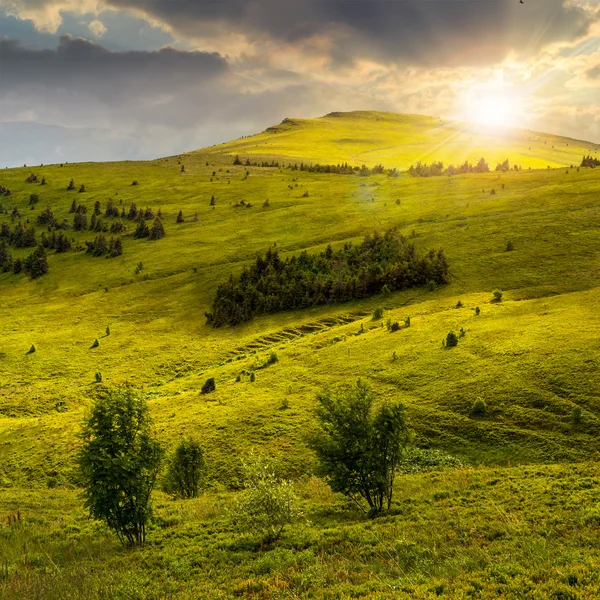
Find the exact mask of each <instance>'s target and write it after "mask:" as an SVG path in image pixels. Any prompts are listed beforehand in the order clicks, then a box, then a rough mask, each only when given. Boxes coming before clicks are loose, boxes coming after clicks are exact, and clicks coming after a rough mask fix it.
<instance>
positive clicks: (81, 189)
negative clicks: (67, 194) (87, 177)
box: [79, 183, 85, 194]
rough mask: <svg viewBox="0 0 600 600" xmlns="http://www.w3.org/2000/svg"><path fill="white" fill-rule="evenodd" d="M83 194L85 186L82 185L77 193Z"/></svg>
mask: <svg viewBox="0 0 600 600" xmlns="http://www.w3.org/2000/svg"><path fill="white" fill-rule="evenodd" d="M83 192H85V185H84V184H83V183H82V184H81V187H80V188H79V193H80V194H83Z"/></svg>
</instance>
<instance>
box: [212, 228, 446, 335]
mask: <svg viewBox="0 0 600 600" xmlns="http://www.w3.org/2000/svg"><path fill="white" fill-rule="evenodd" d="M448 276H449V275H448V261H447V260H446V256H445V255H444V252H443V250H438V251H434V250H431V251H430V252H428V253H427V254H425V255H424V256H420V255H419V254H418V253H417V251H416V249H415V246H414V244H413V243H411V242H410V241H409V240H407V239H406V238H405V237H404V236H403V235H401V234H400V233H399V232H398V231H397V230H395V229H391V230H388V231H386V232H385V233H384V234H383V235H381V234H379V233H375V234H374V235H368V236H367V237H365V239H364V241H363V242H362V243H360V244H357V245H353V244H351V243H347V244H345V245H344V246H343V248H340V249H339V250H337V251H334V250H333V249H332V248H331V246H328V247H327V249H326V250H325V251H324V252H321V253H320V254H309V253H308V252H306V251H304V252H302V253H301V254H299V255H297V256H293V257H292V258H286V259H285V260H282V259H281V258H279V255H278V253H277V252H276V251H274V250H269V251H268V252H267V253H266V255H265V256H259V257H258V258H257V259H256V261H255V263H254V264H253V265H252V266H250V267H247V268H245V269H244V270H243V271H242V273H241V274H240V275H239V277H233V275H232V276H230V278H229V281H227V282H225V283H222V284H221V285H220V286H219V287H218V288H217V293H216V297H215V299H214V302H213V306H212V312H211V313H207V314H206V317H207V322H208V323H209V324H210V325H212V326H213V327H221V326H223V325H228V324H230V325H236V324H238V323H242V322H244V321H248V320H250V319H252V317H253V316H255V315H262V314H270V313H275V312H279V311H284V310H294V309H298V308H307V307H310V306H316V305H321V304H329V303H333V302H343V301H346V300H351V299H354V298H367V297H370V296H374V295H376V294H379V293H380V292H381V290H382V288H383V286H387V289H389V290H404V289H408V288H411V287H416V286H424V285H426V284H427V283H428V282H431V281H433V282H435V283H436V284H440V285H441V284H444V283H447V281H448Z"/></svg>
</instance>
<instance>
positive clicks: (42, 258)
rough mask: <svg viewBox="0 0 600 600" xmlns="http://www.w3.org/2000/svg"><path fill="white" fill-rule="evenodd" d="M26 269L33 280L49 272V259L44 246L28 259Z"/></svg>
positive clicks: (25, 264)
mask: <svg viewBox="0 0 600 600" xmlns="http://www.w3.org/2000/svg"><path fill="white" fill-rule="evenodd" d="M23 266H24V269H25V271H26V272H27V273H28V274H29V276H30V277H31V279H36V278H38V277H41V276H42V275H45V274H46V273H47V272H48V259H47V257H46V250H45V249H44V247H43V246H38V247H37V248H36V249H35V250H34V251H33V252H32V253H31V254H30V255H29V256H28V257H27V258H26V259H25V263H24V265H23Z"/></svg>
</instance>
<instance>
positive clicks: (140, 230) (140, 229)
mask: <svg viewBox="0 0 600 600" xmlns="http://www.w3.org/2000/svg"><path fill="white" fill-rule="evenodd" d="M149 236H150V229H149V228H148V224H147V223H146V221H144V219H138V222H137V227H136V228H135V232H134V234H133V237H135V238H147V237H149Z"/></svg>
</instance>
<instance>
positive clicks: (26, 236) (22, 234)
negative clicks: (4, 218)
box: [0, 221, 37, 248]
mask: <svg viewBox="0 0 600 600" xmlns="http://www.w3.org/2000/svg"><path fill="white" fill-rule="evenodd" d="M0 240H4V241H5V242H6V243H7V244H9V245H11V246H14V247H15V248H33V246H35V245H37V239H36V236H35V228H34V227H33V225H29V224H27V223H22V222H21V221H19V222H18V223H17V224H16V225H15V227H14V228H13V229H12V230H11V228H10V226H9V225H8V223H2V225H1V226H0Z"/></svg>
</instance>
